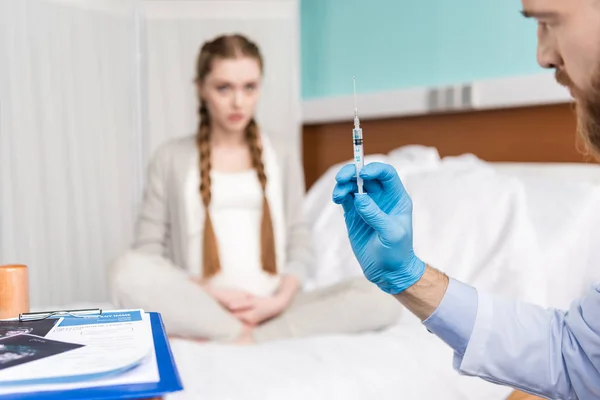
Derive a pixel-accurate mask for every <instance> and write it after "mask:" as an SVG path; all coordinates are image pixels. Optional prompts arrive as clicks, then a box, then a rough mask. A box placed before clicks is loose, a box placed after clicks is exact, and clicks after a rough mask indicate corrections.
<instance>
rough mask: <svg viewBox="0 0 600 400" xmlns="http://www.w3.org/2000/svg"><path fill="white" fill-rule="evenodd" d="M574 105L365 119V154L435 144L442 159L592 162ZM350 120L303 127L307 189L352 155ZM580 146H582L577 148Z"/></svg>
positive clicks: (362, 125)
mask: <svg viewBox="0 0 600 400" xmlns="http://www.w3.org/2000/svg"><path fill="white" fill-rule="evenodd" d="M575 120H576V118H575V111H574V109H573V106H572V105H571V104H553V105H544V106H535V107H524V108H508V109H497V110H485V111H473V112H463V113H455V114H434V115H432V114H430V115H425V116H416V117H407V118H389V119H377V120H361V127H362V128H363V131H364V140H365V144H364V151H365V154H375V153H387V152H389V151H390V150H392V149H394V148H397V147H400V146H402V145H407V144H422V145H426V146H434V147H436V148H437V149H438V151H439V153H440V156H442V157H444V156H448V155H459V154H463V153H472V154H475V155H476V156H478V157H479V158H481V159H483V160H486V161H512V162H590V161H591V160H589V159H588V160H586V158H585V157H584V155H583V154H582V153H581V152H580V151H579V150H578V147H579V146H578V144H579V143H578V141H577V133H576V125H575ZM351 132H352V121H351V118H350V117H349V118H348V121H346V122H341V123H339V122H336V123H325V124H315V125H305V126H304V128H303V149H304V150H303V159H304V173H305V178H306V184H307V188H308V187H310V186H311V185H312V184H313V183H314V182H315V181H316V180H317V179H318V178H319V177H320V176H321V175H322V174H323V173H324V172H325V171H326V170H327V169H328V168H329V167H331V166H332V165H334V164H337V163H339V162H343V161H345V160H349V159H351V157H352V137H351ZM579 148H580V147H579Z"/></svg>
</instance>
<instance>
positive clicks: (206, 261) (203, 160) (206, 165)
mask: <svg viewBox="0 0 600 400" xmlns="http://www.w3.org/2000/svg"><path fill="white" fill-rule="evenodd" d="M196 144H197V146H198V152H199V164H200V165H199V167H200V196H201V197H202V203H203V204H204V236H203V243H202V276H203V278H205V279H208V278H210V277H212V276H214V275H215V274H217V273H218V272H219V271H220V270H221V263H220V261H219V250H218V244H217V237H216V235H215V231H214V228H213V224H212V221H211V219H210V212H209V206H210V200H211V192H210V186H211V181H210V169H211V163H210V120H209V116H208V111H207V109H206V106H204V105H203V104H201V105H200V128H199V129H198V135H197V137H196Z"/></svg>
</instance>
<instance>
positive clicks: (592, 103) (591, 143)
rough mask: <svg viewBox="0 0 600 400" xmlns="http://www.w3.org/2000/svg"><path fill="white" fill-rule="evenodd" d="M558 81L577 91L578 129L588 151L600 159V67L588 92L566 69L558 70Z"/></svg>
mask: <svg viewBox="0 0 600 400" xmlns="http://www.w3.org/2000/svg"><path fill="white" fill-rule="evenodd" d="M556 81H557V82H558V83H560V84H561V85H563V86H566V87H569V88H571V90H572V91H574V92H575V91H576V92H575V93H574V94H575V97H576V98H575V100H576V101H575V110H576V112H577V131H578V133H579V136H580V137H581V138H582V139H583V142H584V145H585V149H586V152H587V153H588V154H590V155H592V156H593V157H595V158H596V159H597V160H600V67H599V68H598V69H597V71H596V73H595V74H594V79H593V81H592V85H591V89H590V90H588V91H587V92H586V91H582V90H579V89H578V88H577V87H576V86H575V85H574V84H573V81H572V80H571V78H570V77H569V75H567V73H566V72H565V71H564V70H556Z"/></svg>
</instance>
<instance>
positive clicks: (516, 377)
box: [424, 280, 600, 400]
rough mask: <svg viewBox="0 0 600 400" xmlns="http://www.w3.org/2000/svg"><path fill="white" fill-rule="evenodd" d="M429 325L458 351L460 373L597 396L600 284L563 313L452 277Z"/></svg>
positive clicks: (548, 393) (553, 393)
mask: <svg viewBox="0 0 600 400" xmlns="http://www.w3.org/2000/svg"><path fill="white" fill-rule="evenodd" d="M473 315H475V316H473ZM424 324H425V326H426V327H427V329H428V330H429V331H431V332H432V333H434V334H436V335H437V336H439V337H440V338H441V339H442V340H443V341H444V342H446V343H447V344H448V345H449V346H451V347H452V348H453V349H454V352H455V357H454V367H455V368H456V369H457V370H458V371H459V372H460V373H461V374H464V375H470V376H478V377H480V378H483V379H485V380H487V381H490V382H493V383H497V384H502V385H507V386H512V387H514V388H517V389H519V390H521V391H524V392H528V393H531V394H534V395H537V396H541V397H547V398H552V399H558V400H576V399H600V284H596V285H594V286H593V287H592V289H591V290H590V291H589V293H588V294H587V295H586V296H585V297H583V298H582V299H580V300H578V301H575V302H573V304H572V306H571V307H570V309H569V311H568V312H565V311H561V310H554V309H544V308H542V307H539V306H535V305H532V304H526V303H521V302H517V301H513V300H509V299H504V298H500V297H494V296H491V295H489V294H486V293H482V292H479V293H477V292H476V291H475V289H473V288H471V287H470V286H468V285H465V284H461V283H459V282H457V281H453V280H451V281H450V284H449V286H448V289H447V291H446V294H445V296H444V298H443V299H442V302H441V303H440V305H439V306H438V308H437V309H436V310H435V312H434V313H433V314H432V315H431V316H430V317H429V318H428V319H427V320H425V321H424Z"/></svg>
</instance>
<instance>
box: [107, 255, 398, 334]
mask: <svg viewBox="0 0 600 400" xmlns="http://www.w3.org/2000/svg"><path fill="white" fill-rule="evenodd" d="M110 271H111V272H110V282H111V284H110V288H111V298H112V302H113V304H114V305H115V306H117V307H121V308H143V309H144V310H145V311H156V312H159V313H160V314H161V316H162V319H163V322H164V324H165V328H166V330H167V333H168V334H169V335H174V336H179V337H187V338H203V339H208V340H214V341H229V340H233V339H235V338H237V337H238V336H239V335H240V334H241V332H242V329H243V325H242V323H241V322H240V321H239V320H238V319H237V318H236V317H235V316H233V315H232V314H231V313H230V312H229V311H228V310H227V309H225V308H224V307H223V306H222V305H221V304H220V303H218V302H217V301H216V300H215V299H213V298H212V297H211V296H210V295H209V294H208V293H206V292H205V291H204V290H202V289H201V288H200V287H199V286H198V285H197V284H195V283H193V282H192V281H191V280H190V279H189V276H188V275H187V273H186V272H185V271H183V270H182V269H181V268H178V267H177V266H175V265H174V264H172V263H171V262H170V261H168V260H166V259H164V258H163V257H160V256H150V255H146V254H140V253H137V252H129V253H127V254H125V255H124V256H123V257H120V258H119V259H118V260H116V262H115V263H114V264H113V265H112V266H111V269H110ZM402 309H403V308H402V306H401V305H400V304H399V303H398V302H397V301H396V299H394V298H393V297H392V296H390V295H388V294H386V293H384V292H382V291H381V290H380V289H379V288H378V287H377V286H375V285H374V284H372V283H371V282H369V281H368V280H367V279H366V278H364V277H360V278H353V279H349V280H346V281H344V282H342V283H339V284H336V285H332V286H330V287H327V288H324V289H319V290H315V291H311V292H299V293H297V294H296V296H295V298H294V300H293V301H292V304H291V305H290V306H289V307H288V309H287V310H285V311H284V312H283V313H282V314H280V315H279V316H277V317H275V318H273V319H271V320H269V321H266V322H264V323H263V324H261V325H259V326H257V327H255V328H254V339H255V340H256V341H257V342H263V341H267V340H274V339H283V338H290V337H307V336H313V335H324V334H336V333H340V334H341V333H359V332H367V331H375V330H380V329H383V328H386V327H388V326H390V325H392V324H393V323H394V322H396V320H397V319H398V318H399V315H400V313H401V311H402Z"/></svg>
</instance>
